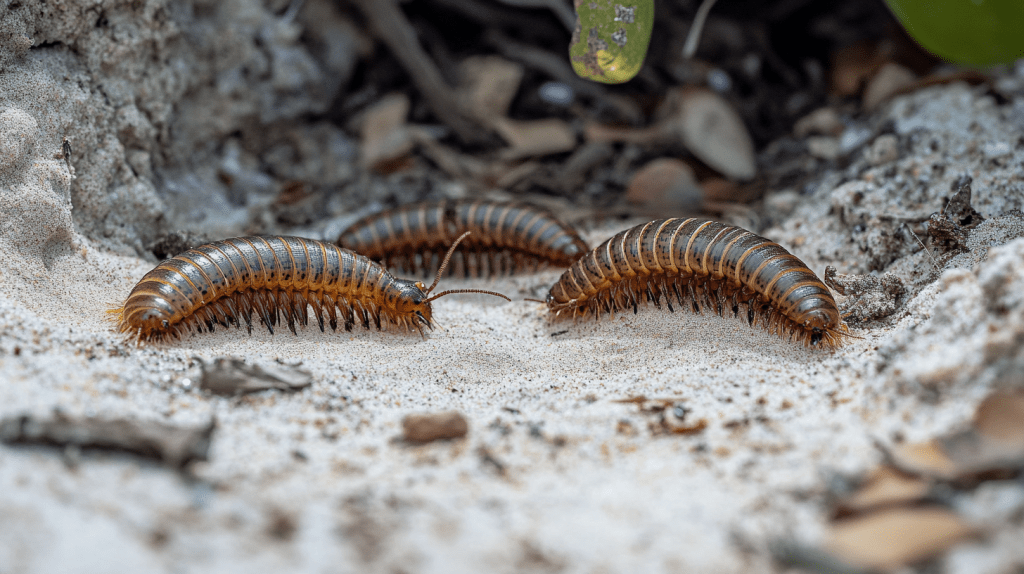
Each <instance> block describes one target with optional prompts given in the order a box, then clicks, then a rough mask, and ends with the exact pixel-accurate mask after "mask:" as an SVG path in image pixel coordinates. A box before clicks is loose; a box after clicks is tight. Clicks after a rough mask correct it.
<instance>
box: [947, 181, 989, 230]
mask: <svg viewBox="0 0 1024 574" xmlns="http://www.w3.org/2000/svg"><path fill="white" fill-rule="evenodd" d="M942 216H943V217H946V218H948V219H951V220H953V221H955V222H956V223H957V225H960V226H961V227H963V228H964V229H974V228H975V227H977V226H978V224H980V223H981V222H982V221H985V218H984V217H982V216H981V214H980V213H978V212H977V210H975V209H974V206H972V205H971V183H970V181H967V182H965V183H963V184H961V185H959V186H957V190H956V193H954V194H953V197H950V198H949V203H947V204H946V207H945V208H943V210H942Z"/></svg>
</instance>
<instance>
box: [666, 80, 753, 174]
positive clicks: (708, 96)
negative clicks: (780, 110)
mask: <svg viewBox="0 0 1024 574" xmlns="http://www.w3.org/2000/svg"><path fill="white" fill-rule="evenodd" d="M659 116H660V118H661V121H660V122H659V123H660V125H661V127H662V130H663V131H664V132H665V133H671V134H675V135H676V137H678V138H679V139H681V140H682V142H683V144H684V145H685V146H686V148H687V149H688V150H690V151H691V152H692V153H693V155H695V156H697V157H698V158H699V159H700V160H701V161H703V162H704V163H706V164H708V166H710V167H711V168H713V169H715V170H717V171H719V172H720V173H722V174H723V175H725V176H726V177H728V178H729V179H734V180H739V181H746V180H749V179H752V178H753V177H754V176H755V175H756V174H757V166H756V163H755V161H754V142H753V140H752V139H751V138H750V134H749V133H748V132H747V127H746V126H745V125H744V124H743V119H742V118H741V117H740V116H739V114H738V113H736V110H735V109H733V107H732V105H730V104H729V102H727V101H725V100H724V99H722V98H721V96H719V95H718V94H716V93H714V92H712V91H710V90H704V89H696V88H683V89H680V90H675V91H673V92H672V93H670V94H669V96H668V98H667V99H666V103H665V105H664V106H663V107H662V109H661V110H659Z"/></svg>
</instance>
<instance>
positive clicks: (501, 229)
mask: <svg viewBox="0 0 1024 574" xmlns="http://www.w3.org/2000/svg"><path fill="white" fill-rule="evenodd" d="M466 232H472V233H473V235H472V237H470V238H469V239H468V240H467V241H466V242H465V243H464V244H463V245H462V248H461V249H459V251H458V253H459V254H460V257H459V259H457V260H456V264H455V265H453V266H452V273H453V274H455V275H463V276H467V275H468V276H473V277H480V276H488V275H502V274H509V273H516V272H519V271H523V270H528V269H537V268H538V267H540V266H543V265H557V266H562V267H568V266H569V265H571V264H572V262H573V261H576V259H578V258H579V257H580V255H582V254H584V253H586V252H587V249H588V247H587V244H586V242H584V241H583V239H582V238H580V236H579V233H577V232H576V230H574V229H573V228H572V227H570V226H569V225H567V224H565V223H562V222H561V221H559V220H558V219H557V218H556V217H555V216H554V215H553V214H551V213H550V212H548V211H547V210H544V209H540V208H538V207H534V206H531V205H528V204H525V203H504V202H495V201H484V200H475V201H470V200H445V201H438V202H429V203H414V204H410V205H405V206H402V207H399V208H397V209H392V210H389V211H384V212H381V213H376V214H373V215H369V216H367V217H364V218H362V219H360V220H359V221H357V222H355V223H354V224H352V225H351V226H350V227H349V228H348V229H346V230H345V231H344V232H342V233H341V236H340V237H338V245H340V246H342V247H346V248H348V249H352V250H354V251H357V252H359V253H362V254H363V255H366V256H367V257H369V258H370V259H373V260H375V261H381V262H382V263H383V264H384V266H385V267H387V268H388V269H393V270H399V271H403V272H408V273H424V274H427V273H430V272H432V271H433V270H435V269H437V262H438V261H440V258H441V257H442V256H443V255H444V252H445V246H446V245H450V244H451V242H452V240H453V239H455V238H456V237H458V236H460V235H462V234H463V233H466Z"/></svg>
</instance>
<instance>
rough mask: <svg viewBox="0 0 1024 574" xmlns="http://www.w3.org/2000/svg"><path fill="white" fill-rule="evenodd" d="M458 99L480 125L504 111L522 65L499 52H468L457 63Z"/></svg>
mask: <svg viewBox="0 0 1024 574" xmlns="http://www.w3.org/2000/svg"><path fill="white" fill-rule="evenodd" d="M459 74H460V76H461V79H462V83H461V85H460V86H459V94H458V96H459V101H460V103H461V105H462V107H463V109H464V110H465V111H466V113H467V114H469V115H470V116H471V117H473V118H475V119H477V120H478V121H479V122H480V123H482V124H483V125H491V123H492V122H493V121H494V120H495V119H496V118H503V117H505V116H506V115H508V109H509V106H511V105H512V100H513V99H515V97H516V92H518V91H519V82H520V81H522V79H523V66H522V65H521V64H517V63H515V62H510V61H509V60H506V59H505V58H502V57H500V56H471V57H469V58H466V59H465V60H464V61H463V62H462V64H461V65H460V66H459Z"/></svg>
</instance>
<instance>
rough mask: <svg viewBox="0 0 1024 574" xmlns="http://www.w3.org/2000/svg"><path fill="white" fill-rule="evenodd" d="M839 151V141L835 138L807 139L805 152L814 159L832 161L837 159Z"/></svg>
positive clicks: (815, 137) (812, 137)
mask: <svg viewBox="0 0 1024 574" xmlns="http://www.w3.org/2000/svg"><path fill="white" fill-rule="evenodd" d="M840 151H841V150H840V147H839V140H838V139H836V138H832V137H826V136H811V137H809V138H807V152H808V153H810V154H811V155H812V156H814V157H816V158H819V159H825V160H833V159H836V158H837V157H839V153H840Z"/></svg>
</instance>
